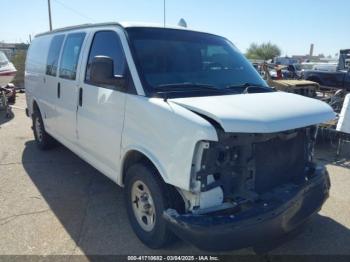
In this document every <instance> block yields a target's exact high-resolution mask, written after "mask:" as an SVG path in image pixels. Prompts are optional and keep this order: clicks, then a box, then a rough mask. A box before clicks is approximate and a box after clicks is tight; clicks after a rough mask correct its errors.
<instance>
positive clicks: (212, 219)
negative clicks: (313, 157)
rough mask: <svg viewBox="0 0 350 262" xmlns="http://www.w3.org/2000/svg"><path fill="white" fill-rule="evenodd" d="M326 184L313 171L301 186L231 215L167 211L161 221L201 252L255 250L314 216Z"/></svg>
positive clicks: (322, 172)
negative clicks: (251, 248)
mask: <svg viewBox="0 0 350 262" xmlns="http://www.w3.org/2000/svg"><path fill="white" fill-rule="evenodd" d="M329 188H330V180H329V175H328V172H327V171H326V170H325V169H324V168H318V169H316V171H315V173H314V175H313V176H312V178H310V179H309V180H308V181H306V182H305V183H304V184H303V185H299V186H297V185H294V186H289V187H282V188H279V189H278V190H277V192H273V194H272V195H273V197H272V198H271V193H270V195H267V196H266V199H264V197H265V196H262V201H258V202H257V203H255V204H254V206H253V207H252V208H250V209H249V210H247V211H242V212H240V213H237V214H235V215H233V214H231V215H230V214H226V215H213V214H206V215H193V214H183V215H180V214H178V213H177V211H175V210H171V209H168V210H166V211H165V212H164V214H163V217H164V218H165V220H166V221H167V223H168V225H169V227H170V228H171V229H172V231H173V232H174V233H175V234H176V235H178V236H179V237H180V238H182V239H184V240H185V241H188V242H190V243H192V244H193V245H195V246H197V247H198V248H200V249H205V250H215V251H218V250H231V249H239V248H245V247H249V246H256V245H259V244H261V243H267V241H272V240H275V239H278V238H280V237H283V236H284V235H285V234H286V233H288V232H290V231H292V230H294V229H296V228H297V227H298V226H299V225H301V224H302V223H303V222H305V221H306V220H307V219H308V218H309V217H310V216H311V215H312V214H314V213H316V212H318V211H319V210H320V209H321V207H322V204H323V203H324V202H325V200H326V199H327V198H328V195H329Z"/></svg>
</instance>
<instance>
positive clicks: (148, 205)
mask: <svg viewBox="0 0 350 262" xmlns="http://www.w3.org/2000/svg"><path fill="white" fill-rule="evenodd" d="M131 201H132V207H133V211H134V215H135V217H136V220H137V222H138V223H139V225H140V226H141V227H142V229H143V230H145V231H148V232H149V231H151V230H152V229H153V228H154V225H155V221H156V213H155V209H154V203H153V199H152V196H151V192H150V190H149V189H148V187H147V186H146V185H145V183H143V182H142V181H140V180H138V181H136V182H135V183H134V184H133V185H132V189H131Z"/></svg>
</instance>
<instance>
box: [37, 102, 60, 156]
mask: <svg viewBox="0 0 350 262" xmlns="http://www.w3.org/2000/svg"><path fill="white" fill-rule="evenodd" d="M32 119H33V133H34V137H35V141H36V144H37V145H38V147H39V148H40V149H41V150H47V149H50V148H52V147H53V146H54V144H55V140H54V139H53V138H52V137H51V136H50V135H49V134H48V133H47V132H46V131H45V127H44V122H43V119H42V117H41V114H40V111H39V110H38V109H35V110H34V112H33V116H32Z"/></svg>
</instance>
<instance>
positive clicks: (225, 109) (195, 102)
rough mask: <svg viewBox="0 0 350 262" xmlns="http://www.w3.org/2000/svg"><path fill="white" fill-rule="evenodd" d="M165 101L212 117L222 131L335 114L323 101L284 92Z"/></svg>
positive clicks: (296, 124)
mask: <svg viewBox="0 0 350 262" xmlns="http://www.w3.org/2000/svg"><path fill="white" fill-rule="evenodd" d="M168 101H169V102H170V103H176V104H178V105H180V106H183V107H185V108H187V109H188V110H191V111H193V112H195V113H198V114H201V115H204V116H207V117H209V118H211V119H213V120H215V121H216V122H217V123H219V124H220V125H221V127H222V128H223V129H224V130H225V131H226V132H239V133H274V132H281V131H285V130H290V129H295V128H301V127H306V126H310V125H315V124H319V123H323V122H326V121H329V120H331V119H334V118H335V114H334V112H333V110H332V108H331V107H330V106H329V105H327V104H326V103H324V102H321V101H318V100H316V99H312V98H307V97H304V96H300V95H295V94H290V93H284V92H271V93H259V94H241V95H223V96H208V97H191V98H175V99H169V100H168Z"/></svg>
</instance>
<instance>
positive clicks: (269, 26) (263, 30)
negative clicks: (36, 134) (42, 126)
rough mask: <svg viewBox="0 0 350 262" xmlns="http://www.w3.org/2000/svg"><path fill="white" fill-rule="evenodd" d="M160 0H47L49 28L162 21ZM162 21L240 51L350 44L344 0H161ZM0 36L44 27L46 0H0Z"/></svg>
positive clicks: (321, 49)
mask: <svg viewBox="0 0 350 262" xmlns="http://www.w3.org/2000/svg"><path fill="white" fill-rule="evenodd" d="M163 1H164V0H51V9H52V24H53V28H54V29H55V28H60V27H64V26H71V25H77V24H84V23H96V22H112V21H135V22H136V21H137V22H151V23H163ZM165 1H166V23H167V24H168V25H176V24H177V23H178V21H179V20H180V18H184V19H185V20H186V22H187V24H188V27H189V28H190V29H195V30H200V31H206V32H210V33H214V34H218V35H222V36H224V37H226V38H228V39H230V40H231V41H232V42H233V43H234V44H235V45H236V46H237V47H238V48H239V49H240V50H241V51H242V52H245V51H246V49H247V48H248V47H249V45H250V44H251V43H252V42H255V43H258V44H260V43H263V42H268V41H270V42H272V43H274V44H277V45H278V46H279V47H280V48H281V50H282V55H305V54H307V53H308V52H309V48H310V44H311V43H313V44H314V45H315V48H314V54H316V55H317V54H324V55H326V56H328V55H332V56H334V55H335V54H336V53H337V52H338V51H339V49H344V48H350V33H349V24H350V23H349V20H350V1H349V0H317V1H316V0H292V1H290V0H285V1H282V0H279V1H278V0H263V1H261V0H216V1H214V0H165ZM0 8H1V19H2V21H1V24H0V41H4V42H27V41H28V40H29V35H30V34H31V35H32V36H34V35H35V34H38V33H41V32H44V31H48V29H49V22H48V11H47V10H48V8H47V0H0Z"/></svg>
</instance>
